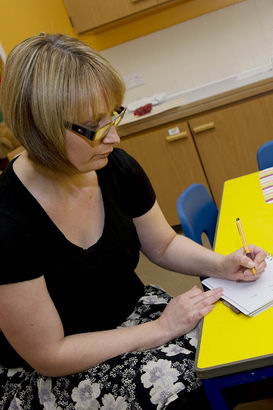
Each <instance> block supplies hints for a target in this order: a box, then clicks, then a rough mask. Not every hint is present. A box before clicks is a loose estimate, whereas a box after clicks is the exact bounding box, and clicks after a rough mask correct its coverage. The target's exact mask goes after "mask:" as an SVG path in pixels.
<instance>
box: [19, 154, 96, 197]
mask: <svg viewBox="0 0 273 410" xmlns="http://www.w3.org/2000/svg"><path fill="white" fill-rule="evenodd" d="M13 169H14V172H15V173H16V175H17V176H18V177H19V179H20V180H21V181H22V182H23V183H24V185H26V186H27V187H34V188H36V189H39V190H40V189H44V190H45V192H46V191H52V193H53V192H54V193H55V194H58V195H62V196H63V195H71V194H75V193H76V192H78V191H79V190H82V189H84V188H87V187H90V186H92V185H97V175H96V172H95V171H90V172H88V173H80V172H79V173H78V174H72V175H70V176H68V175H65V174H60V173H57V172H54V171H53V170H51V169H49V168H45V167H43V166H41V165H39V164H37V163H35V162H34V161H32V160H31V159H30V158H29V156H28V154H27V152H25V153H23V154H21V155H20V157H18V158H17V159H16V161H15V162H14V164H13Z"/></svg>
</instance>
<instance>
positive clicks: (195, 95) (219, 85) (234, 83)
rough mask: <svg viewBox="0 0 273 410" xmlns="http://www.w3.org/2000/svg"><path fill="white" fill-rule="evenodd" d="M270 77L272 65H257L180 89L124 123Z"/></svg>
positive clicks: (128, 117)
mask: <svg viewBox="0 0 273 410" xmlns="http://www.w3.org/2000/svg"><path fill="white" fill-rule="evenodd" d="M268 78H273V69H272V65H267V66H262V67H257V68H255V69H252V70H248V71H245V72H242V73H239V74H236V75H233V76H231V77H227V78H223V79H221V80H218V81H213V82H210V83H207V84H204V85H202V86H200V87H196V88H191V89H188V90H184V91H181V92H179V91H178V92H177V93H175V94H173V96H174V98H173V99H172V96H171V95H170V96H168V98H169V99H168V101H166V102H165V103H162V104H159V105H155V106H154V107H153V109H152V111H151V112H150V113H149V114H145V115H142V116H134V115H133V114H132V113H128V114H126V116H125V118H124V121H123V124H128V123H132V122H137V121H139V120H142V119H144V118H148V117H152V116H154V115H157V114H159V113H161V112H163V111H168V110H170V109H173V108H174V107H180V106H181V107H182V106H183V105H188V104H191V103H194V102H196V101H200V100H203V99H205V98H208V97H212V96H215V95H218V94H223V93H224V92H226V91H230V90H236V89H239V88H241V87H244V86H246V85H249V84H254V83H256V82H259V81H262V80H266V79H268Z"/></svg>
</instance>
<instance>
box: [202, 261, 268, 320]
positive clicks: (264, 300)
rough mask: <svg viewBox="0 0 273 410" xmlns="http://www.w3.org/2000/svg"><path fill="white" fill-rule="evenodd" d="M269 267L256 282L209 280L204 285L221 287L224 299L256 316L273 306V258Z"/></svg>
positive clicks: (249, 314)
mask: <svg viewBox="0 0 273 410" xmlns="http://www.w3.org/2000/svg"><path fill="white" fill-rule="evenodd" d="M266 263H267V267H266V269H265V271H264V273H263V274H262V276H261V277H260V278H259V279H257V280H256V281H255V282H233V281H230V280H225V279H218V278H207V279H204V280H203V281H202V283H203V284H204V285H205V286H206V287H207V288H209V289H213V288H218V287H221V288H223V290H224V294H223V296H222V299H224V300H226V301H227V302H228V303H230V304H231V305H232V306H234V307H235V308H237V309H238V310H239V311H241V312H243V313H244V314H245V315H248V316H256V315H258V314H259V313H261V312H262V311H264V310H265V309H268V308H269V307H271V306H273V257H272V256H267V258H266Z"/></svg>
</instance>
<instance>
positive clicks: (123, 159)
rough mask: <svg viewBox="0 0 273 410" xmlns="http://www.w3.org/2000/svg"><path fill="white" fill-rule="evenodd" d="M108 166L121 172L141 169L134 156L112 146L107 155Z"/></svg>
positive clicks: (132, 171)
mask: <svg viewBox="0 0 273 410" xmlns="http://www.w3.org/2000/svg"><path fill="white" fill-rule="evenodd" d="M109 166H110V167H114V168H116V169H117V170H119V171H120V172H123V173H134V172H137V171H139V170H140V169H142V167H141V166H140V164H139V163H138V162H137V161H136V160H135V158H133V157H132V156H131V155H129V154H128V153H127V152H126V151H124V150H123V149H121V148H114V150H113V152H112V153H111V154H110V155H109Z"/></svg>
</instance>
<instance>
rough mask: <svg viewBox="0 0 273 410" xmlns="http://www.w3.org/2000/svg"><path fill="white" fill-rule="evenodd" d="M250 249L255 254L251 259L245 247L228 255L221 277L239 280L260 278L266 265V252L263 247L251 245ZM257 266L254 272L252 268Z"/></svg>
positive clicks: (224, 261) (225, 258) (246, 280)
mask: <svg viewBox="0 0 273 410" xmlns="http://www.w3.org/2000/svg"><path fill="white" fill-rule="evenodd" d="M249 250H250V252H251V254H252V256H253V259H252V260H251V259H250V258H249V257H247V256H246V254H245V250H244V249H243V248H241V249H238V250H237V251H235V252H232V253H230V254H229V255H226V256H225V257H224V260H223V265H222V269H221V278H222V279H228V280H238V281H245V282H248V281H254V280H256V279H258V278H259V277H260V276H261V274H262V273H263V271H264V270H265V267H266V262H265V258H266V252H265V251H263V250H262V249H261V248H259V247H257V246H253V245H249ZM253 267H255V270H256V273H255V274H253V273H252V271H251V268H253Z"/></svg>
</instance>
